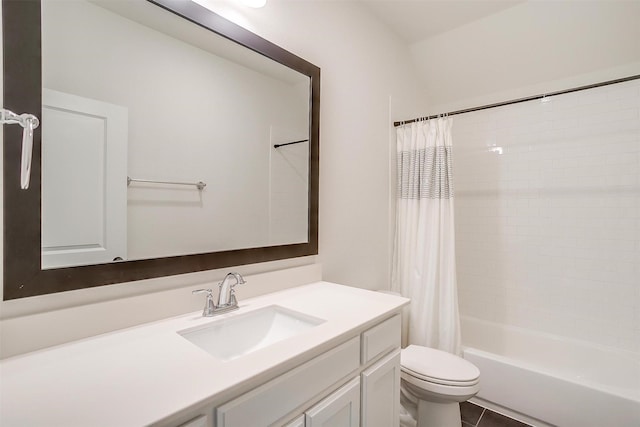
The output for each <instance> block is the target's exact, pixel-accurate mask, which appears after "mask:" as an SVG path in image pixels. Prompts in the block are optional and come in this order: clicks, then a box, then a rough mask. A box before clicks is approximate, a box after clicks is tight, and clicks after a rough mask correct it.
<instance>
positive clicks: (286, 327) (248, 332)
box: [178, 305, 325, 360]
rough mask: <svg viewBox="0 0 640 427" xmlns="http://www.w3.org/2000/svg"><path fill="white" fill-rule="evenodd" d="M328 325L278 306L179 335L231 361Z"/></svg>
mask: <svg viewBox="0 0 640 427" xmlns="http://www.w3.org/2000/svg"><path fill="white" fill-rule="evenodd" d="M323 322H325V320H323V319H318V318H317V317H313V316H308V315H306V314H303V313H299V312H297V311H293V310H289V309H286V308H283V307H280V306H277V305H271V306H268V307H264V308H261V309H258V310H255V311H251V312H249V313H238V314H236V315H233V316H231V317H226V318H224V319H220V320H217V321H213V322H211V323H209V324H207V325H203V326H198V327H195V328H190V329H185V330H182V331H178V334H180V336H182V337H183V338H185V339H187V340H188V341H190V342H191V343H193V344H195V345H197V346H198V347H200V348H201V349H203V350H205V351H206V352H208V353H209V354H211V355H212V356H214V357H216V358H218V359H221V360H232V359H236V358H238V357H240V356H243V355H246V354H249V353H252V352H254V351H256V350H259V349H261V348H264V347H267V346H269V345H271V344H273V343H276V342H278V341H282V340H283V339H285V338H289V337H292V336H294V335H297V334H299V333H301V332H304V331H306V330H308V329H311V328H313V327H314V326H317V325H319V324H321V323H323Z"/></svg>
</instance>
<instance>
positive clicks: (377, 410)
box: [362, 349, 400, 427]
mask: <svg viewBox="0 0 640 427" xmlns="http://www.w3.org/2000/svg"><path fill="white" fill-rule="evenodd" d="M399 405H400V350H399V349H398V350H396V351H394V352H393V353H391V354H390V355H388V356H386V357H385V358H384V359H382V360H380V361H379V362H378V363H376V364H375V365H373V366H372V367H370V368H369V369H367V370H366V371H364V372H363V373H362V427H397V426H398V423H399V410H400V407H399Z"/></svg>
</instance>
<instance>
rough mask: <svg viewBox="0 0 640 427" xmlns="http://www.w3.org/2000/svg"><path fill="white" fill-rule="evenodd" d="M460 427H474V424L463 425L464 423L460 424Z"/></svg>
mask: <svg viewBox="0 0 640 427" xmlns="http://www.w3.org/2000/svg"><path fill="white" fill-rule="evenodd" d="M462 427H476V425H475V424H469V423H465V422H464V421H463V422H462Z"/></svg>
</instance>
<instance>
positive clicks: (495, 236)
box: [453, 80, 640, 352]
mask: <svg viewBox="0 0 640 427" xmlns="http://www.w3.org/2000/svg"><path fill="white" fill-rule="evenodd" d="M453 144H454V188H455V196H456V199H455V204H456V205H455V208H456V211H455V214H456V244H457V246H456V251H457V272H458V287H459V301H460V311H461V314H462V315H465V316H472V317H476V318H480V319H483V320H487V321H492V322H498V323H502V324H507V325H511V326H516V327H522V328H527V329H532V330H536V331H540V332H545V333H551V334H555V335H559V336H562V337H568V338H572V339H578V340H584V341H589V342H591V343H594V344H597V345H603V346H607V347H614V348H617V349H620V350H628V351H632V352H640V80H633V81H630V82H625V83H619V84H614V85H610V86H604V87H600V88H597V89H589V90H585V91H580V92H574V93H571V94H565V95H558V96H556V97H550V98H546V99H545V100H543V101H541V100H537V101H529V102H525V103H520V104H515V105H511V106H505V107H499V108H493V109H488V110H484V111H478V112H474V113H467V114H462V115H459V116H455V117H454V123H453ZM463 333H464V331H463Z"/></svg>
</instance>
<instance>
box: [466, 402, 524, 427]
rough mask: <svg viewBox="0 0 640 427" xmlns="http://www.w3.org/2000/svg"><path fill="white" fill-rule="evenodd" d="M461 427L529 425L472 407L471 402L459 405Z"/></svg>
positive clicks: (514, 426)
mask: <svg viewBox="0 0 640 427" xmlns="http://www.w3.org/2000/svg"><path fill="white" fill-rule="evenodd" d="M460 416H461V418H462V427H529V424H525V423H522V422H520V421H516V420H514V419H512V418H509V417H505V416H504V415H501V414H498V413H497V412H493V411H491V410H489V409H485V408H483V407H482V406H478V405H474V404H473V403H471V402H462V403H461V404H460Z"/></svg>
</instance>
